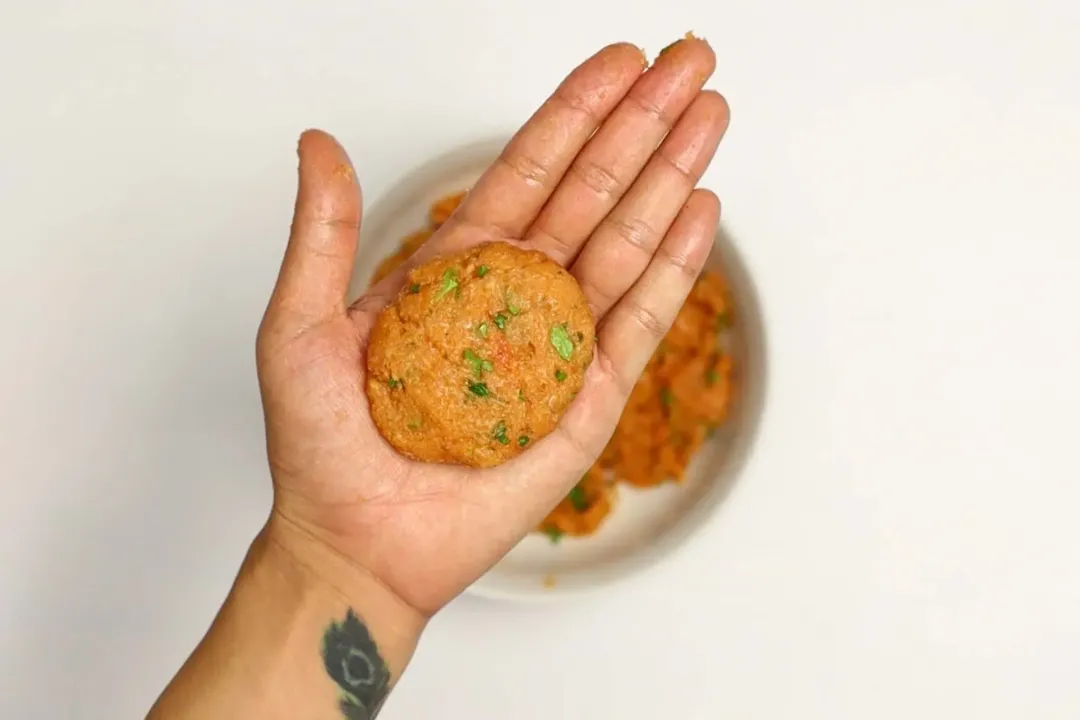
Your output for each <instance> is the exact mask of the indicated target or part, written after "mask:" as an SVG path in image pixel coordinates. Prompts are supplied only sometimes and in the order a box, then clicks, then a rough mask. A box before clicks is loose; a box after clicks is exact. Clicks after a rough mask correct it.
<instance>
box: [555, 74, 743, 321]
mask: <svg viewBox="0 0 1080 720" xmlns="http://www.w3.org/2000/svg"><path fill="white" fill-rule="evenodd" d="M728 117H729V112H728V105H727V101H725V100H724V98H723V97H722V96H721V95H720V94H718V93H715V92H712V91H705V92H702V93H701V94H700V95H698V97H697V99H695V100H694V102H693V103H692V104H691V105H690V107H689V108H688V109H687V111H686V112H685V113H684V114H683V116H682V118H680V119H679V122H678V124H677V125H676V126H675V128H674V129H673V130H672V131H671V133H670V134H669V135H668V136H667V138H665V140H664V142H663V144H661V146H660V149H659V150H658V151H657V152H656V154H655V155H653V156H652V159H651V160H650V161H649V164H648V165H647V166H646V167H645V170H644V171H642V173H641V175H640V176H639V177H638V179H637V180H636V181H635V182H634V184H633V186H632V187H631V188H630V190H629V191H627V193H626V195H625V196H624V197H623V198H622V200H620V201H619V204H618V205H616V206H615V209H614V210H612V211H611V213H610V214H609V215H608V216H607V217H606V218H604V220H603V221H602V222H601V224H600V226H599V227H598V228H597V229H596V232H594V233H593V235H592V237H591V238H590V239H589V242H588V243H586V245H585V247H584V249H582V251H581V254H580V255H579V256H578V258H577V260H576V261H574V264H573V266H572V267H571V268H570V272H571V273H572V274H573V275H574V277H575V278H577V281H578V282H579V283H580V284H581V289H582V290H583V291H584V293H585V298H586V299H587V300H588V301H589V306H590V308H591V309H592V311H593V313H594V314H595V315H596V317H597V319H599V318H602V317H603V316H604V313H606V312H607V311H608V310H609V309H610V308H611V306H612V305H614V304H615V303H616V302H617V301H618V300H619V298H621V297H622V295H623V293H625V292H626V291H627V289H629V288H630V286H631V285H633V284H634V282H635V281H636V280H637V279H638V277H639V276H640V275H641V273H642V271H644V269H645V267H646V266H647V265H648V264H649V261H650V260H651V259H652V256H653V253H654V252H656V248H657V246H658V245H659V244H660V241H661V240H662V239H663V237H664V235H665V234H667V232H668V228H669V227H671V224H672V222H674V220H675V217H676V216H677V215H678V214H679V212H680V210H682V207H683V205H684V204H685V203H686V200H687V198H688V197H690V193H691V192H692V191H693V189H694V186H695V185H697V182H698V180H699V179H700V178H701V175H702V173H704V172H705V168H706V167H708V165H709V163H710V162H711V161H712V158H713V155H714V154H715V153H716V148H717V146H718V145H719V144H720V139H721V138H722V137H723V135H724V131H725V130H726V129H727V125H728Z"/></svg>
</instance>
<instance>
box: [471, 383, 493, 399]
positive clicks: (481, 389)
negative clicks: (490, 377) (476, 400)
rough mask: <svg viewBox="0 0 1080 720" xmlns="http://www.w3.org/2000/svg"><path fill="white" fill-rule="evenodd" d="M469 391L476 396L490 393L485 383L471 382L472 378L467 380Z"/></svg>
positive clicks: (485, 395)
mask: <svg viewBox="0 0 1080 720" xmlns="http://www.w3.org/2000/svg"><path fill="white" fill-rule="evenodd" d="M469 392H471V393H472V394H473V395H475V396H476V397H487V396H488V395H490V394H491V391H490V390H488V386H487V385H485V384H484V383H482V382H473V381H472V380H470V381H469Z"/></svg>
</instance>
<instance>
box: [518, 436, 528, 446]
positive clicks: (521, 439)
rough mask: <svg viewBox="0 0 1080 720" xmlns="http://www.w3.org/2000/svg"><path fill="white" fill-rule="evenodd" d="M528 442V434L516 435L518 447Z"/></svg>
mask: <svg viewBox="0 0 1080 720" xmlns="http://www.w3.org/2000/svg"><path fill="white" fill-rule="evenodd" d="M528 444H529V436H528V435H519V436H518V447H525V446H526V445H528Z"/></svg>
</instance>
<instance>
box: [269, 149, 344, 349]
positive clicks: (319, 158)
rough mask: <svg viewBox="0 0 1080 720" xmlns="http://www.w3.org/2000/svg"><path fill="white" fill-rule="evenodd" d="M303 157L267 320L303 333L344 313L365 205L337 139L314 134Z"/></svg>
mask: <svg viewBox="0 0 1080 720" xmlns="http://www.w3.org/2000/svg"><path fill="white" fill-rule="evenodd" d="M297 152H298V154H299V156H300V171H299V185H298V188H297V192H296V209H295V211H294V212H293V222H292V230H291V232H290V234H289V244H288V246H287V247H286V249H285V258H284V259H283V260H282V263H281V271H280V272H279V274H278V279H277V284H276V285H275V286H274V292H273V294H272V295H271V297H270V305H269V307H268V308H267V315H268V316H272V317H274V318H276V319H277V320H279V321H286V322H288V324H289V325H290V326H293V327H294V328H295V329H297V330H302V329H303V328H305V327H310V326H312V325H315V324H318V323H319V322H322V321H324V320H326V319H328V318H330V317H332V316H333V315H335V314H339V313H342V312H344V309H345V295H346V292H347V291H348V287H349V278H350V277H351V275H352V268H353V262H354V260H355V256H356V242H357V235H358V233H359V230H360V216H361V199H360V186H359V185H358V184H357V182H356V173H355V171H354V170H353V166H352V163H351V162H350V161H349V157H348V155H346V154H345V150H344V149H342V147H341V146H340V145H339V144H338V143H337V141H336V140H334V138H333V137H331V136H330V135H328V134H326V133H324V132H322V131H319V130H309V131H307V132H305V133H304V134H303V135H301V136H300V144H299V147H298V151H297Z"/></svg>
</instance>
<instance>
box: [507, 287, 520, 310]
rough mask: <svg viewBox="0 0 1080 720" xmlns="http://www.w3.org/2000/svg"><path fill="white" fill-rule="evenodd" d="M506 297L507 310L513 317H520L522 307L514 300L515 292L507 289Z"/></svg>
mask: <svg viewBox="0 0 1080 720" xmlns="http://www.w3.org/2000/svg"><path fill="white" fill-rule="evenodd" d="M505 297H506V310H507V311H508V312H509V313H510V314H511V315H515V316H517V315H520V314H521V306H520V305H518V304H517V301H516V300H515V299H514V291H513V290H509V289H507V291H506V295H505Z"/></svg>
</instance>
